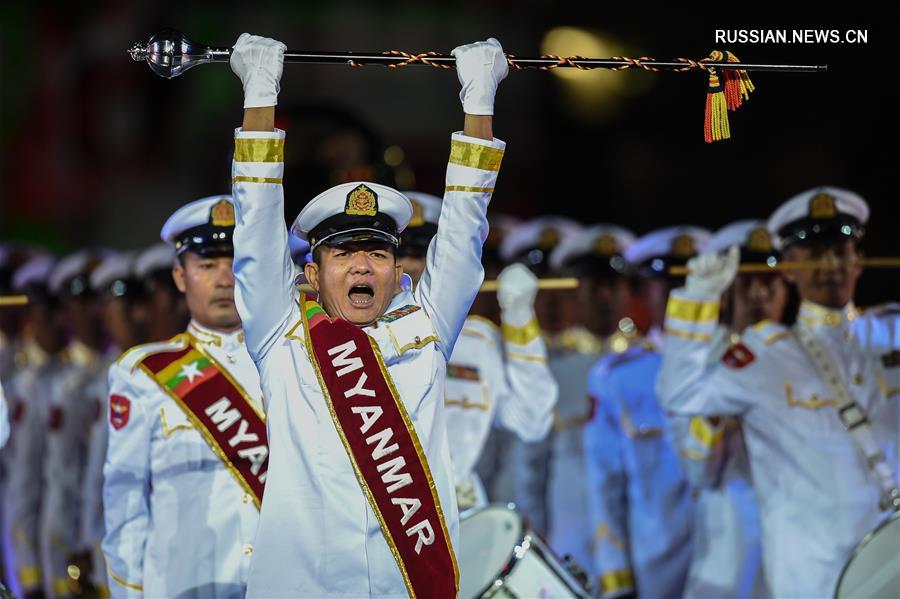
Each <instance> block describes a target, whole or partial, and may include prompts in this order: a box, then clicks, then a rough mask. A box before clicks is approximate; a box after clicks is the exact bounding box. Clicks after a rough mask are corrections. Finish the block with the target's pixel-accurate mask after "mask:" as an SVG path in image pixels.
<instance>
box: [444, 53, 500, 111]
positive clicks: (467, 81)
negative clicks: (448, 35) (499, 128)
mask: <svg viewBox="0 0 900 599" xmlns="http://www.w3.org/2000/svg"><path fill="white" fill-rule="evenodd" d="M451 54H452V55H453V56H455V57H456V76H457V77H459V82H460V83H461V84H462V91H460V92H459V99H460V100H461V101H462V105H463V111H464V112H465V113H466V114H480V115H493V114H494V96H495V95H496V93H497V86H498V85H499V84H500V82H501V81H503V79H504V78H505V77H506V74H507V73H508V72H509V64H508V63H507V62H506V55H505V54H503V48H502V47H501V46H500V42H498V41H497V40H495V39H494V38H489V39H488V40H487V41H486V42H475V43H474V44H466V45H465V46H457V47H456V48H454V49H453V52H451Z"/></svg>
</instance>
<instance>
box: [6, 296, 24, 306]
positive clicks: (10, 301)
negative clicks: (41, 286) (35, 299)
mask: <svg viewBox="0 0 900 599" xmlns="http://www.w3.org/2000/svg"><path fill="white" fill-rule="evenodd" d="M27 304H28V296H27V295H0V307H3V306H25V305H27Z"/></svg>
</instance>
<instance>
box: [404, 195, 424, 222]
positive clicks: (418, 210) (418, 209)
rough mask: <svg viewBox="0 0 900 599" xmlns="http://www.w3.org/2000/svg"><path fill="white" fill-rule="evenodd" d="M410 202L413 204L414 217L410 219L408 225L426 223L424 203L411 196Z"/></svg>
mask: <svg viewBox="0 0 900 599" xmlns="http://www.w3.org/2000/svg"><path fill="white" fill-rule="evenodd" d="M409 202H410V203H411V204H412V209H413V211H412V218H410V219H409V224H407V225H406V226H407V227H421V226H422V225H424V224H425V215H424V214H423V212H422V204H420V203H419V202H417V201H416V200H414V199H412V198H410V199H409Z"/></svg>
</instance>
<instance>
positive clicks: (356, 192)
mask: <svg viewBox="0 0 900 599" xmlns="http://www.w3.org/2000/svg"><path fill="white" fill-rule="evenodd" d="M377 213H378V194H376V193H375V192H374V191H372V190H371V189H370V188H369V187H368V186H367V185H363V184H362V183H360V184H359V185H357V186H356V187H354V188H353V190H352V191H350V193H348V194H347V203H346V205H345V206H344V214H349V215H350V216H375V215H376V214H377Z"/></svg>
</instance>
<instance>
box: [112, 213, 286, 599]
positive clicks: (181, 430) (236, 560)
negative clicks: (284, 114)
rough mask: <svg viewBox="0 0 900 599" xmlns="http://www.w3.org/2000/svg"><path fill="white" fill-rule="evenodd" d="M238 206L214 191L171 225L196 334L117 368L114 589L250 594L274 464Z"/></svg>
mask: <svg viewBox="0 0 900 599" xmlns="http://www.w3.org/2000/svg"><path fill="white" fill-rule="evenodd" d="M234 223H235V217H234V206H233V203H232V200H231V197H230V196H212V197H209V198H204V199H202V200H197V201H195V202H191V203H189V204H187V205H186V206H183V207H182V208H180V209H179V210H177V211H176V212H175V213H174V214H173V215H172V216H171V217H169V220H168V221H166V223H165V225H164V226H163V229H162V232H161V236H162V238H163V240H164V241H165V242H166V243H168V244H169V245H170V246H172V247H173V248H174V249H175V252H176V253H177V255H178V262H177V263H176V265H175V266H174V267H173V268H172V276H173V278H174V280H175V284H176V285H177V287H178V289H179V291H181V292H182V293H184V294H185V298H186V300H187V305H188V308H189V309H190V312H191V322H190V324H189V325H188V328H187V331H185V332H184V333H183V334H180V335H176V336H175V337H173V338H172V339H170V340H168V341H164V342H159V343H150V344H147V345H139V346H137V347H134V348H132V349H130V350H128V351H127V352H125V354H123V355H122V357H121V358H119V360H118V361H117V362H116V363H115V364H114V365H113V366H112V367H110V371H109V402H108V404H109V412H108V418H109V445H108V449H107V456H106V464H105V466H104V470H103V475H104V483H103V505H104V507H105V524H106V532H105V536H104V537H103V543H102V547H103V553H104V556H105V558H106V561H107V574H108V577H109V588H110V591H111V594H112V596H114V597H126V596H135V597H137V596H142V595H143V596H146V597H243V596H244V592H245V590H246V581H247V573H248V571H249V568H250V558H251V554H252V552H253V538H254V535H255V533H256V526H257V523H258V521H259V506H260V504H261V501H262V495H263V489H264V484H265V479H266V473H267V469H268V445H267V442H266V424H265V415H264V411H263V404H262V397H261V395H262V394H261V391H260V386H259V375H258V374H257V371H256V367H255V366H254V364H253V362H252V360H251V359H250V356H249V354H248V353H247V348H246V346H245V344H244V333H243V332H242V330H241V320H240V317H239V316H238V312H237V309H236V308H235V299H234V274H233V272H232V254H233V245H232V233H233V231H234Z"/></svg>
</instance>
